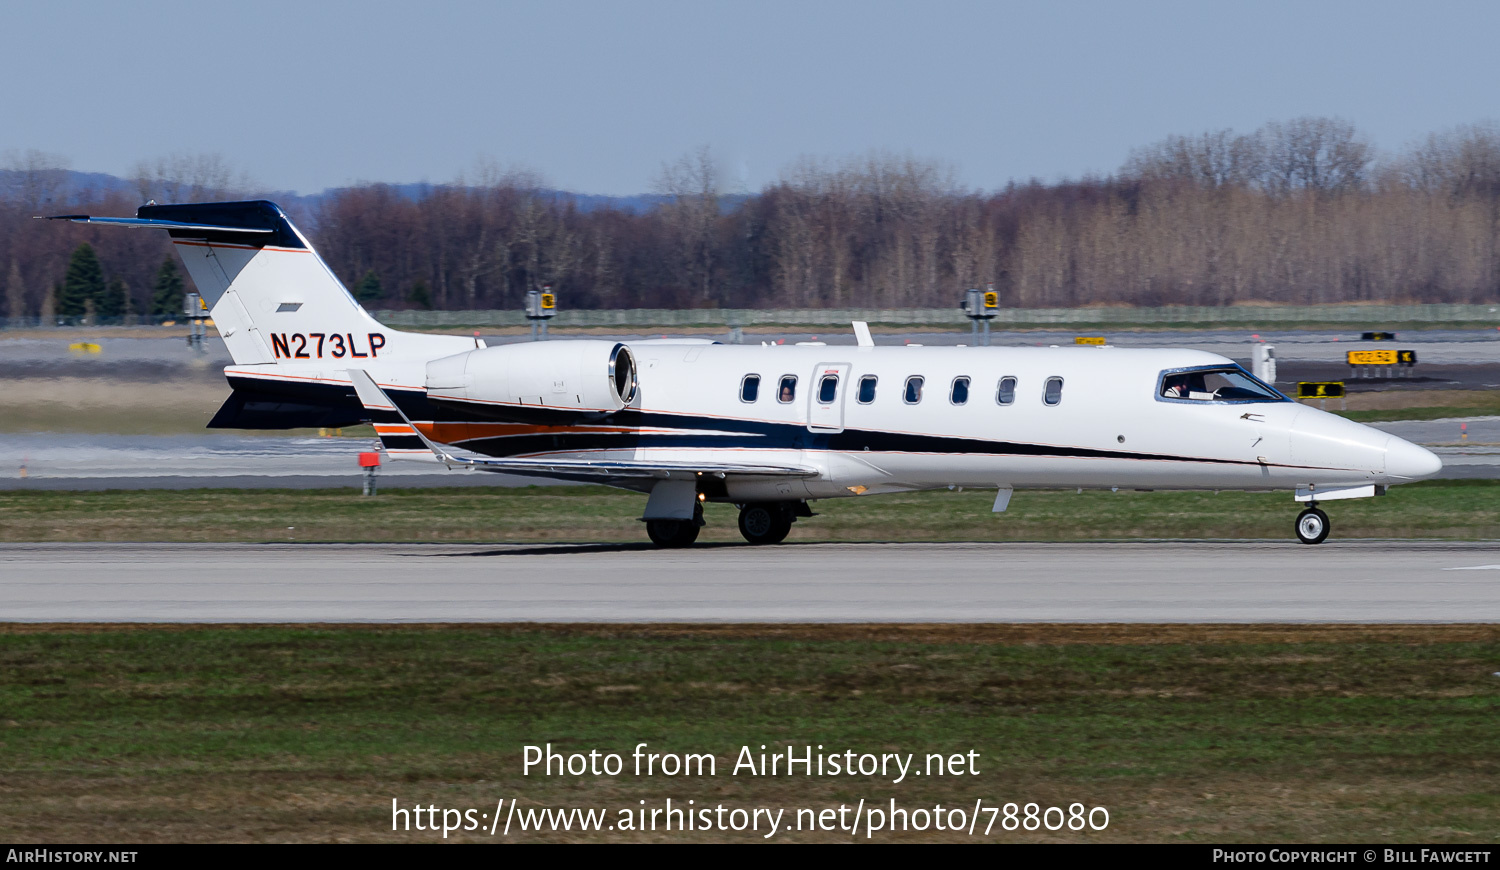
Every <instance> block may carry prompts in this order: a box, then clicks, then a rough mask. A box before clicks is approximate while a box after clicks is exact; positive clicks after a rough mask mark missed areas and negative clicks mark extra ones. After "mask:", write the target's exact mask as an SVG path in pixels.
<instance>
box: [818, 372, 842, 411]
mask: <svg viewBox="0 0 1500 870" xmlns="http://www.w3.org/2000/svg"><path fill="white" fill-rule="evenodd" d="M838 394H839V376H838V375H824V376H823V380H821V381H819V382H818V401H819V402H821V403H823V404H825V405H832V404H833V400H834V399H836V398H838Z"/></svg>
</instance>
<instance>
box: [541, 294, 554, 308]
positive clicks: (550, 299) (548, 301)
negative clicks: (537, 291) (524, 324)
mask: <svg viewBox="0 0 1500 870" xmlns="http://www.w3.org/2000/svg"><path fill="white" fill-rule="evenodd" d="M556 307H557V297H556V296H555V295H553V294H551V293H543V294H542V310H544V311H545V310H547V309H549V308H556Z"/></svg>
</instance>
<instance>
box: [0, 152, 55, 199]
mask: <svg viewBox="0 0 1500 870" xmlns="http://www.w3.org/2000/svg"><path fill="white" fill-rule="evenodd" d="M4 168H5V169H6V170H7V171H6V172H5V173H4V185H3V187H0V197H3V198H4V199H5V200H6V201H7V202H12V203H16V204H18V205H20V206H22V207H23V208H27V209H36V208H38V207H41V206H44V205H53V204H60V203H61V201H62V198H63V196H64V193H65V191H66V190H67V182H68V178H67V175H68V160H67V158H65V157H63V156H61V155H58V154H48V153H47V152H45V151H38V150H36V149H35V148H32V149H28V150H26V151H8V152H6V154H5V160H4Z"/></svg>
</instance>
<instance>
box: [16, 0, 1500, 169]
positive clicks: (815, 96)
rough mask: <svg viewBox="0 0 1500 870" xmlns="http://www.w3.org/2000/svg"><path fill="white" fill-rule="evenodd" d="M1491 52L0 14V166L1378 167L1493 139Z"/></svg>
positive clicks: (263, 9) (1144, 18)
mask: <svg viewBox="0 0 1500 870" xmlns="http://www.w3.org/2000/svg"><path fill="white" fill-rule="evenodd" d="M1497 32H1500V3H1495V2H1487V3H1480V2H1472V3H1457V2H1431V0H1425V2H1415V0H1413V2H1407V3H1382V2H1371V0H1364V2H1327V3H1319V2H1313V0H1300V2H1286V3H1282V2H1263V0H1256V2H1240V3H1229V2H1207V0H1205V2H1197V3H1191V2H1108V3H1106V2H1097V3H1082V2H1057V0H1054V2H1037V3H1002V2H995V0H990V2H975V3H958V2H932V0H928V2H920V3H918V2H904V3H896V2H883V0H880V2H877V0H870V2H864V3H848V2H816V0H801V2H768V0H756V2H735V3H726V2H710V0H696V2H656V0H630V2H611V3H606V2H560V0H549V2H535V3H531V2H528V3H516V2H450V3H443V2H410V0H400V2H391V0H379V2H376V0H371V2H364V3H333V2H317V0H302V2H292V3H283V2H272V0H258V2H255V3H240V4H223V3H204V2H201V0H199V2H192V3H187V2H183V3H173V2H143V0H132V2H59V0H46V2H43V0H25V2H12V0H0V152H5V151H7V150H10V149H28V148H37V149H41V150H44V151H49V152H55V153H58V154H61V155H63V156H65V157H66V158H68V160H69V161H70V162H71V166H72V168H74V169H84V170H97V171H104V172H112V173H115V174H126V173H128V172H129V170H130V168H131V167H132V166H133V165H134V164H135V163H136V161H138V160H141V159H144V158H155V157H160V156H163V155H166V154H169V153H173V152H190V153H200V152H217V153H219V154H221V155H223V157H224V158H225V160H226V161H228V162H229V163H230V164H231V165H232V166H234V167H236V168H238V169H242V170H244V171H246V172H248V173H249V175H250V176H251V177H252V178H254V179H255V180H256V182H257V183H258V184H259V185H261V186H262V187H264V188H266V189H282V190H296V191H299V192H302V193H311V192H316V191H318V190H321V189H322V188H325V187H330V186H336V185H342V184H348V183H351V182H358V181H392V182H405V181H423V180H426V181H435V182H440V181H450V180H453V179H454V178H455V177H457V176H458V175H459V173H461V172H464V171H466V170H472V169H473V167H475V166H476V164H477V163H478V161H479V160H481V159H488V160H492V161H495V162H497V163H499V164H502V165H509V164H516V165H519V166H524V167H527V168H530V169H532V170H535V171H537V172H539V173H540V174H541V175H542V177H543V178H544V179H545V180H546V181H547V182H548V183H549V184H552V185H554V186H557V187H561V188H566V189H570V190H576V191H581V192H588V193H611V194H626V193H638V192H642V191H644V190H647V189H649V188H650V186H651V182H652V179H653V178H654V177H655V175H656V174H657V173H658V172H659V171H660V168H661V165H662V163H663V162H664V161H667V160H671V159H673V158H676V157H677V156H679V155H681V154H683V153H684V152H686V151H688V150H689V149H692V148H694V147H696V146H699V145H702V144H707V145H709V146H711V147H712V148H713V149H714V152H715V153H716V154H717V155H718V156H719V157H720V158H721V160H722V161H723V163H724V165H725V166H726V167H727V168H728V169H729V174H730V175H731V177H732V178H733V179H734V181H735V182H736V183H738V184H739V185H742V186H744V187H745V188H747V189H750V190H754V189H757V188H759V187H760V186H761V185H762V184H764V183H766V182H768V181H771V180H774V179H775V178H776V177H777V175H778V173H779V172H780V170H781V169H782V168H783V167H785V166H786V165H787V164H788V163H789V162H791V161H792V160H795V159H796V158H797V157H799V156H800V155H814V156H822V157H842V156H848V155H854V154H859V153H863V152H867V151H870V150H872V149H882V150H887V151H894V152H898V153H905V152H909V153H911V154H913V155H916V156H919V157H924V158H936V159H940V160H943V161H946V162H948V163H949V164H951V165H952V166H953V167H954V168H955V170H956V171H957V174H958V177H959V179H960V180H961V181H962V182H963V183H965V184H966V185H969V186H973V187H979V188H995V187H999V186H1001V185H1003V184H1005V182H1007V181H1008V180H1011V179H1026V178H1030V177H1039V178H1042V179H1045V180H1056V179H1058V178H1061V177H1067V176H1075V177H1076V176H1079V175H1082V174H1084V173H1088V172H1095V173H1107V172H1112V171H1114V170H1115V169H1117V168H1118V167H1119V165H1120V163H1121V162H1122V161H1123V160H1124V158H1125V156H1126V154H1127V152H1128V151H1129V149H1130V148H1131V147H1132V146H1137V145H1142V144H1146V143H1149V142H1151V141H1154V140H1156V139H1159V138H1161V137H1163V136H1165V135H1168V134H1172V133H1195V132H1201V131H1203V130H1206V129H1211V128H1222V127H1234V128H1236V129H1239V130H1243V131H1249V130H1252V129H1254V128H1255V127H1258V126H1259V125H1260V124H1262V123H1264V122H1265V121H1267V120H1272V119H1286V118H1291V117H1295V116H1298V115H1304V114H1318V115H1334V116H1340V117H1343V118H1346V119H1348V120H1350V121H1353V122H1354V123H1355V124H1356V125H1358V126H1359V127H1360V128H1361V129H1362V130H1364V131H1366V132H1367V133H1369V134H1370V135H1371V136H1372V137H1373V138H1374V139H1375V141H1376V143H1377V144H1378V145H1379V146H1381V147H1382V148H1385V149H1395V148H1398V147H1400V146H1402V145H1404V144H1406V143H1407V142H1409V141H1411V140H1412V139H1414V138H1416V137H1418V136H1421V135H1425V134H1426V133H1428V132H1430V131H1433V130H1436V129H1441V128H1444V127H1449V126H1452V125H1455V124H1460V123H1470V122H1475V121H1480V120H1485V119H1494V118H1497V117H1500V108H1497V100H1500V75H1497V73H1500V52H1497V51H1496V49H1495V44H1494V40H1495V34H1496V33H1497Z"/></svg>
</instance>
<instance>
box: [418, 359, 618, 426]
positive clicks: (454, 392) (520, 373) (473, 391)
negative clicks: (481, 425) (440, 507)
mask: <svg viewBox="0 0 1500 870" xmlns="http://www.w3.org/2000/svg"><path fill="white" fill-rule="evenodd" d="M635 394H636V366H635V357H634V356H633V355H632V354H631V353H630V348H628V347H626V346H625V345H623V344H620V343H619V342H613V341H537V342H528V343H525V344H506V345H500V346H499V347H483V348H476V349H474V350H471V351H467V352H465V353H460V354H455V355H453V356H445V357H443V358H441V359H435V360H433V361H431V362H429V363H428V364H427V398H428V400H429V401H432V402H436V403H437V404H439V405H445V406H447V407H451V408H462V409H463V410H465V411H468V412H469V413H472V414H475V415H476V416H479V417H485V418H489V419H492V420H507V421H512V422H518V423H544V422H554V421H557V422H561V421H566V420H576V419H578V417H579V415H580V414H582V415H586V416H597V417H603V416H605V415H607V414H612V413H614V412H616V411H619V410H620V409H622V408H625V407H626V406H628V405H629V404H630V403H631V402H632V401H633V400H634V399H635Z"/></svg>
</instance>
